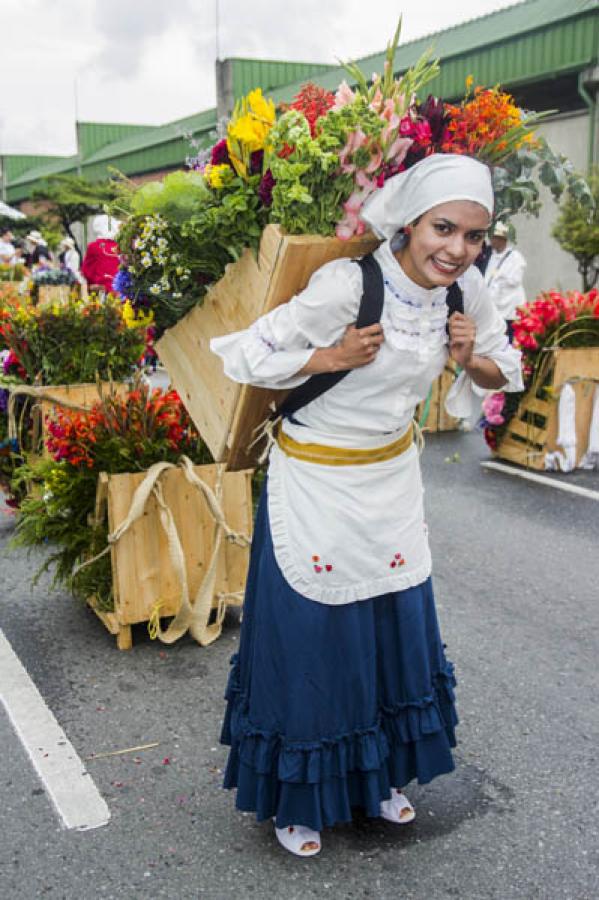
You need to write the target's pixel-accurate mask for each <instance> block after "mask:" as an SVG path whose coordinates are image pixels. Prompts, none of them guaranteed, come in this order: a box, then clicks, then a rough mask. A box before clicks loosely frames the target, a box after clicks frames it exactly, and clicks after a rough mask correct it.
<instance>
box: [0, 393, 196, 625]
mask: <svg viewBox="0 0 599 900" xmlns="http://www.w3.org/2000/svg"><path fill="white" fill-rule="evenodd" d="M48 430H49V437H48V440H47V447H48V450H49V451H50V454H51V459H45V460H42V461H41V462H38V463H37V464H35V465H34V466H23V467H21V468H20V469H18V470H17V472H16V475H15V478H14V481H15V482H16V484H17V486H18V484H19V482H23V481H33V482H34V483H35V484H38V485H39V487H40V490H39V491H38V492H36V493H35V494H30V495H29V496H28V497H27V498H26V499H25V500H24V501H23V503H22V505H21V509H20V513H19V518H18V521H17V532H16V537H15V541H14V543H15V544H16V545H18V546H26V547H32V546H37V545H40V544H46V543H47V542H49V543H50V544H51V545H52V547H53V550H52V552H51V553H50V555H49V557H48V558H47V559H46V561H45V562H44V565H43V566H42V568H41V569H40V571H39V572H38V573H37V575H36V578H37V577H39V575H40V574H41V573H42V572H43V571H46V570H47V569H49V568H51V567H54V583H55V584H60V585H64V586H66V587H68V588H69V589H70V590H72V591H73V593H74V594H75V595H76V596H78V597H81V598H82V599H87V598H88V597H90V596H91V595H92V594H93V595H94V596H95V598H96V602H97V605H98V607H99V608H101V609H104V610H110V609H111V608H112V606H113V599H112V577H111V564H110V555H104V556H102V557H101V558H100V559H98V560H96V561H95V562H93V563H91V564H90V565H89V566H87V567H85V568H83V569H81V570H80V571H79V572H77V573H76V574H73V570H74V568H75V566H76V565H77V564H78V563H80V562H82V561H83V560H85V559H89V558H91V557H93V556H95V555H96V554H97V553H98V552H99V551H100V550H102V549H103V548H104V547H105V546H106V539H107V525H106V523H94V524H90V522H93V512H94V506H95V498H96V484H97V479H98V475H99V473H100V472H111V473H119V472H132V471H145V470H146V469H147V468H149V467H150V466H151V465H153V464H154V463H156V462H159V461H166V462H174V463H176V462H177V461H178V459H179V458H180V456H181V455H182V454H186V455H187V456H188V457H189V458H190V459H191V460H192V461H193V462H196V463H203V462H208V461H210V460H209V457H208V453H207V450H206V448H205V446H204V445H203V443H202V441H201V440H200V438H199V436H198V434H197V432H196V431H195V430H194V429H193V427H192V425H191V423H190V421H189V419H188V417H187V413H186V412H185V410H184V408H183V406H182V404H181V402H180V400H179V397H178V396H177V394H176V393H175V392H174V391H170V392H168V393H162V392H161V391H160V390H157V389H155V390H150V388H148V387H147V386H146V385H141V384H140V383H138V384H136V385H135V386H134V389H133V390H132V391H130V392H129V393H128V394H127V395H125V396H124V397H122V396H116V395H115V394H111V395H109V396H106V397H104V398H103V399H102V401H101V402H100V403H99V404H97V405H96V406H94V407H93V408H92V409H91V410H89V411H88V412H81V413H77V412H72V411H67V410H65V411H62V412H60V411H59V412H58V413H57V415H56V417H55V418H54V419H53V420H52V421H49V423H48Z"/></svg>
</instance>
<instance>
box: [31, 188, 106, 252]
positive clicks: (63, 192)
mask: <svg viewBox="0 0 599 900" xmlns="http://www.w3.org/2000/svg"><path fill="white" fill-rule="evenodd" d="M117 195H118V189H117V187H116V185H115V184H114V182H113V181H88V180H87V179H86V178H82V177H80V176H78V175H52V176H50V177H49V178H46V179H45V180H44V182H43V183H42V186H41V187H40V188H38V189H37V190H36V191H34V192H33V199H34V200H39V201H43V202H44V204H45V205H46V207H47V209H46V210H45V211H44V212H43V213H42V214H41V216H40V217H41V219H42V221H43V222H44V225H45V226H46V228H50V229H56V225H57V223H58V224H60V225H61V227H62V228H63V229H64V231H66V233H67V234H69V235H70V236H71V237H72V238H73V240H74V241H75V243H77V239H76V237H75V235H74V234H73V232H72V231H71V226H72V225H73V223H74V222H85V220H86V219H87V218H89V216H92V215H94V214H95V213H100V212H103V210H104V208H105V206H106V205H107V204H109V203H111V202H112V201H114V200H115V198H116V197H117ZM79 249H81V248H79Z"/></svg>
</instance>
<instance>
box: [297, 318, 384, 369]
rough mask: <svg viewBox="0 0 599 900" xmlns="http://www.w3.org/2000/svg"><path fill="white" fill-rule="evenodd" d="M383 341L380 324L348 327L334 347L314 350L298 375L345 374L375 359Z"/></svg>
mask: <svg viewBox="0 0 599 900" xmlns="http://www.w3.org/2000/svg"><path fill="white" fill-rule="evenodd" d="M384 340H385V336H384V334H383V329H382V328H381V326H380V324H378V323H377V324H376V325H367V326H366V328H356V326H355V325H348V326H347V328H346V329H345V332H344V334H343V337H342V339H341V341H340V343H339V344H337V346H336V347H321V348H319V349H318V350H315V351H314V353H313V354H312V356H311V357H310V359H309V360H308V362H307V363H306V365H305V366H304V367H303V369H301V370H300V371H299V372H298V373H297V374H298V375H316V374H318V373H320V372H345V371H347V370H348V369H358V368H360V366H366V365H368V363H371V362H372V361H373V359H375V357H376V355H377V353H378V352H379V350H380V349H381V344H382V343H383V341H384Z"/></svg>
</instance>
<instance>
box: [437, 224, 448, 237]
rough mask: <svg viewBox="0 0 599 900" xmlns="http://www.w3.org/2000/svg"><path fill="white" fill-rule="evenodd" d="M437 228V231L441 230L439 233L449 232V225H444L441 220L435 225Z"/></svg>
mask: <svg viewBox="0 0 599 900" xmlns="http://www.w3.org/2000/svg"><path fill="white" fill-rule="evenodd" d="M435 229H436V231H438V232H439V234H448V233H449V225H444V224H443V223H441V222H439V224H438V225H435Z"/></svg>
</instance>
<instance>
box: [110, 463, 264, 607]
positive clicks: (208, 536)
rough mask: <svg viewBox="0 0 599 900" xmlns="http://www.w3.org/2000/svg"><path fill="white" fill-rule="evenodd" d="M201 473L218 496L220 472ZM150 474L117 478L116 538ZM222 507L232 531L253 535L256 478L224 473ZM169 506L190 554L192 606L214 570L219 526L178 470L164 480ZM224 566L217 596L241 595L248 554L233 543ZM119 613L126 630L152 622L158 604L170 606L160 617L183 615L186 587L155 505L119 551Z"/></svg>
mask: <svg viewBox="0 0 599 900" xmlns="http://www.w3.org/2000/svg"><path fill="white" fill-rule="evenodd" d="M194 471H195V473H196V474H197V475H198V477H200V478H202V479H203V480H204V481H205V482H206V483H207V484H208V485H209V486H210V487H211V488H212V489H213V490H214V489H215V486H216V477H217V467H216V466H214V465H211V466H196V467H194ZM143 478H144V473H139V474H138V473H135V474H124V475H111V476H109V484H108V510H109V528H110V530H111V531H114V530H115V529H116V528H117V527H118V525H120V523H121V522H122V521H124V519H125V518H126V516H127V514H128V512H129V509H130V507H131V502H132V500H133V495H134V493H135V490H136V488H137V487H138V486H139V484H140V483H141V482H142V480H143ZM222 483H223V507H224V511H225V518H226V519H227V522H228V523H229V525H230V526H231V527H232V528H234V529H235V530H239V531H240V532H242V533H245V534H247V535H250V534H251V529H252V504H251V472H247V471H246V472H236V473H229V472H225V473H224V476H223V482H222ZM161 485H162V488H163V494H164V500H165V502H166V504H167V505H168V506H169V508H170V510H171V512H172V514H173V518H174V521H175V527H176V528H177V531H178V534H179V538H180V540H181V544H182V548H183V554H184V557H185V562H186V571H187V578H188V586H189V593H190V597H191V599H192V600H193V598H194V596H195V594H196V592H197V590H198V588H199V586H200V583H201V581H202V579H203V577H204V574H205V572H206V569H207V567H208V564H209V561H210V558H211V555H212V550H213V547H214V537H215V526H214V520H213V519H212V516H211V514H210V512H209V509H208V506H207V504H206V501H205V500H204V498H203V495H201V494H200V492H199V491H198V490H197V489H196V488H195V487H193V485H191V484H189V482H188V481H187V479H186V478H185V476H184V474H183V472H182V471H181V470H179V469H172V470H169V471H167V472H166V473H165V474H164V475H163V477H162V478H161ZM221 556H222V561H219V568H218V577H217V583H216V591H215V593H219V592H222V593H229V592H231V591H238V590H239V591H242V590H243V587H244V584H245V578H246V574H247V565H248V561H249V549H248V548H247V547H238V546H235V545H232V544H229V543H228V542H227V543H226V545H225V547H224V548H223V551H222V553H221ZM112 559H113V582H114V589H115V598H116V599H115V613H116V616H117V618H118V621H119V622H120V623H121V624H122V625H130V624H133V623H135V622H144V621H147V620H148V619H149V617H150V614H151V612H152V610H153V608H154V605H155V603H156V601H157V600H161V601H162V603H163V604H164V605H163V607H162V608H161V613H160V614H161V616H171V615H174V614H175V613H176V612H177V610H178V608H179V601H180V584H179V581H178V578H177V576H176V573H175V571H174V569H173V566H172V563H171V559H170V555H169V552H168V543H167V538H166V535H165V533H164V531H163V529H162V527H161V525H160V522H159V517H158V504H157V502H156V500H155V499H154V498H153V497H151V498H150V500H149V501H148V504H147V506H146V511H145V513H144V515H142V516H141V518H140V519H139V520H138V521H137V522H136V523H135V524H134V525H133V526H132V527H131V528H130V529H129V530H128V531H127V532H126V533H125V534H124V535H123V537H122V538H121V539H120V540H119V542H118V544H116V545H115V546H113V548H112Z"/></svg>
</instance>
